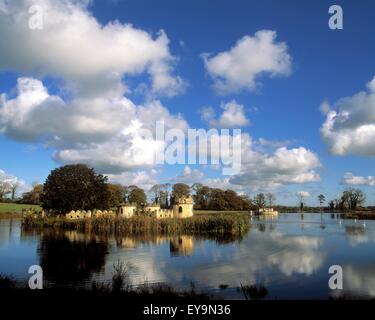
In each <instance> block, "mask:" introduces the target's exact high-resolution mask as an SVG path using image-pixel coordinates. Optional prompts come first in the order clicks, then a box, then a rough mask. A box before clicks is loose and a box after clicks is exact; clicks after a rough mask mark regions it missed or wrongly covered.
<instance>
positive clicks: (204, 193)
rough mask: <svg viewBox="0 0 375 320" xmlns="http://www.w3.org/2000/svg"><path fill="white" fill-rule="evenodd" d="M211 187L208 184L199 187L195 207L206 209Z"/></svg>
mask: <svg viewBox="0 0 375 320" xmlns="http://www.w3.org/2000/svg"><path fill="white" fill-rule="evenodd" d="M210 193H211V189H210V188H209V187H207V186H202V187H201V188H199V189H197V191H196V192H195V195H194V202H195V208H196V209H200V210H206V209H208V206H209V200H210Z"/></svg>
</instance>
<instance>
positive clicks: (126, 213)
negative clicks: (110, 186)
mask: <svg viewBox="0 0 375 320" xmlns="http://www.w3.org/2000/svg"><path fill="white" fill-rule="evenodd" d="M136 211H137V207H136V206H133V205H123V206H120V207H119V209H118V216H119V217H121V218H131V217H133V216H134V214H135V213H136Z"/></svg>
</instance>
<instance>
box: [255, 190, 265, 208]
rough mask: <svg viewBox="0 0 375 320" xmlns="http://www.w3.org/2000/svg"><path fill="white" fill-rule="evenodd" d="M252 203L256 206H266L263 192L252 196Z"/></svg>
mask: <svg viewBox="0 0 375 320" xmlns="http://www.w3.org/2000/svg"><path fill="white" fill-rule="evenodd" d="M254 205H255V206H256V207H257V208H264V207H265V206H266V196H265V195H264V193H258V194H257V195H256V196H255V198H254Z"/></svg>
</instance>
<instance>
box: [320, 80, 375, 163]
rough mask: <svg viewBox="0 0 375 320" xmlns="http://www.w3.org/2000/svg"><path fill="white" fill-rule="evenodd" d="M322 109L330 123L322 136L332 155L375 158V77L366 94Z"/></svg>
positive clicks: (327, 123) (363, 92)
mask: <svg viewBox="0 0 375 320" xmlns="http://www.w3.org/2000/svg"><path fill="white" fill-rule="evenodd" d="M321 109H324V111H325V113H326V120H325V122H324V124H323V125H322V127H321V129H320V132H321V135H322V137H323V139H324V141H325V142H326V143H327V145H328V147H329V150H330V152H331V153H332V154H335V155H356V156H375V77H374V78H373V79H372V80H371V81H370V82H369V83H368V85H367V90H366V91H361V92H359V93H357V94H355V95H353V96H351V97H346V98H342V99H340V100H338V101H337V102H336V103H334V104H333V105H332V106H331V105H329V104H328V102H324V107H322V108H321Z"/></svg>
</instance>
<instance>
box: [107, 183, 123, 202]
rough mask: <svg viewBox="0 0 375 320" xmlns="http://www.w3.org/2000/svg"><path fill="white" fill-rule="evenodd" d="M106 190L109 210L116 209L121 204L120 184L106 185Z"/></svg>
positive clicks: (121, 189) (121, 190)
mask: <svg viewBox="0 0 375 320" xmlns="http://www.w3.org/2000/svg"><path fill="white" fill-rule="evenodd" d="M107 188H108V191H109V200H108V202H109V206H110V207H111V208H113V207H117V206H118V205H120V204H121V203H122V202H123V187H122V186H121V185H120V184H112V183H108V184H107Z"/></svg>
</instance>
